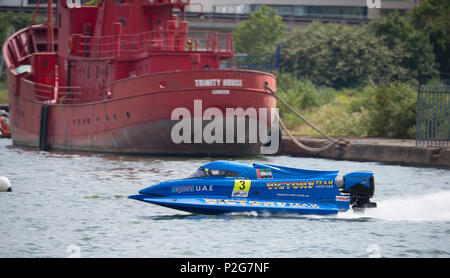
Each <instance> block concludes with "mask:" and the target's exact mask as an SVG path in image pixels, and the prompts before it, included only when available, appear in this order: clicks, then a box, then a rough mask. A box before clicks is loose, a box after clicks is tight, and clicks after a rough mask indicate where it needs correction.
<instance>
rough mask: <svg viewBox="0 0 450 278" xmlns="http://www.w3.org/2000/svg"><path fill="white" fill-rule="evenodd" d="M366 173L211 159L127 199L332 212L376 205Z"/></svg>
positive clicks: (199, 208)
mask: <svg viewBox="0 0 450 278" xmlns="http://www.w3.org/2000/svg"><path fill="white" fill-rule="evenodd" d="M374 191H375V182H374V176H373V173H371V172H352V173H348V174H346V175H340V174H339V172H338V171H314V170H304V169H296V168H289V167H283V166H275V165H269V164H258V163H255V164H253V165H252V166H250V165H246V164H242V163H237V162H231V161H215V162H211V163H207V164H205V165H203V166H201V167H200V168H199V169H198V170H197V171H195V172H194V173H193V174H191V175H190V176H189V177H187V178H185V179H180V180H173V181H166V182H161V183H159V184H156V185H153V186H150V187H147V188H145V189H142V190H141V191H139V195H133V196H130V197H129V198H131V199H135V200H138V201H143V202H147V203H152V204H156V205H160V206H165V207H169V208H173V209H178V210H183V211H187V212H192V213H202V214H222V213H231V212H253V211H254V212H269V213H298V214H337V213H338V212H340V211H347V210H349V209H350V208H354V209H364V208H369V207H376V203H374V202H371V201H370V198H372V197H373V194H374Z"/></svg>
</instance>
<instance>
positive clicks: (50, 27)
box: [47, 0, 55, 52]
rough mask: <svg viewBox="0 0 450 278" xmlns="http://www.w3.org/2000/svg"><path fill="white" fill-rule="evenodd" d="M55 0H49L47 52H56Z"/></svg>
mask: <svg viewBox="0 0 450 278" xmlns="http://www.w3.org/2000/svg"><path fill="white" fill-rule="evenodd" d="M52 5H53V1H52V0H48V1H47V52H54V41H55V34H54V26H53V7H52Z"/></svg>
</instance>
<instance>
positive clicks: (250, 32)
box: [233, 6, 286, 56]
mask: <svg viewBox="0 0 450 278" xmlns="http://www.w3.org/2000/svg"><path fill="white" fill-rule="evenodd" d="M285 29H286V25H285V24H284V23H283V21H282V18H281V16H279V15H278V12H277V11H276V10H274V9H271V8H269V7H267V6H262V7H261V8H259V9H258V10H256V11H255V12H253V13H252V14H250V16H249V19H248V20H246V21H244V22H241V23H239V25H238V26H237V28H236V30H235V31H234V32H233V38H234V43H235V51H236V52H237V53H247V54H248V55H250V56H255V55H273V54H274V52H275V48H276V44H277V43H278V41H279V40H280V39H281V38H282V37H283V34H284V31H285Z"/></svg>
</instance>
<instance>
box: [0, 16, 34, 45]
mask: <svg viewBox="0 0 450 278" xmlns="http://www.w3.org/2000/svg"><path fill="white" fill-rule="evenodd" d="M37 22H38V21H37ZM30 23H31V15H30V14H26V13H12V12H11V11H8V12H0V42H1V44H2V45H3V43H4V42H5V40H6V35H7V34H6V33H7V30H8V27H9V26H11V25H12V26H14V28H15V30H16V31H18V30H20V29H23V28H25V27H28V26H30Z"/></svg>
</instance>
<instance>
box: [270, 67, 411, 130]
mask: <svg viewBox="0 0 450 278" xmlns="http://www.w3.org/2000/svg"><path fill="white" fill-rule="evenodd" d="M278 81H279V85H278V89H277V91H278V94H279V95H280V96H281V97H282V98H283V99H284V100H285V101H287V102H288V103H289V104H290V105H291V106H292V107H293V108H294V109H295V110H296V111H297V112H299V113H300V114H302V115H303V116H304V117H305V118H306V119H308V121H310V122H312V123H313V124H314V125H316V126H317V127H318V128H319V129H320V130H322V131H324V132H325V133H326V134H328V135H332V136H381V137H391V138H414V136H415V123H416V116H415V112H416V106H417V91H416V87H415V86H412V85H408V84H405V83H396V82H395V83H390V84H388V85H384V86H374V85H366V86H364V87H357V88H341V89H335V88H332V87H317V86H315V85H313V83H312V82H311V81H308V80H305V79H303V80H296V79H295V77H294V76H293V75H291V74H280V75H279V76H278ZM278 106H279V108H280V115H281V118H282V119H283V121H284V123H285V124H286V126H287V127H288V128H289V129H290V130H293V131H294V132H296V133H301V134H303V135H305V134H307V135H318V134H317V132H316V131H314V130H313V129H311V128H310V127H309V126H307V125H306V124H305V123H304V122H302V121H301V120H300V119H298V118H297V117H296V116H295V115H294V114H293V113H291V112H290V111H289V110H288V109H287V108H286V107H285V106H284V105H283V104H282V103H281V102H279V105H278Z"/></svg>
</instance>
